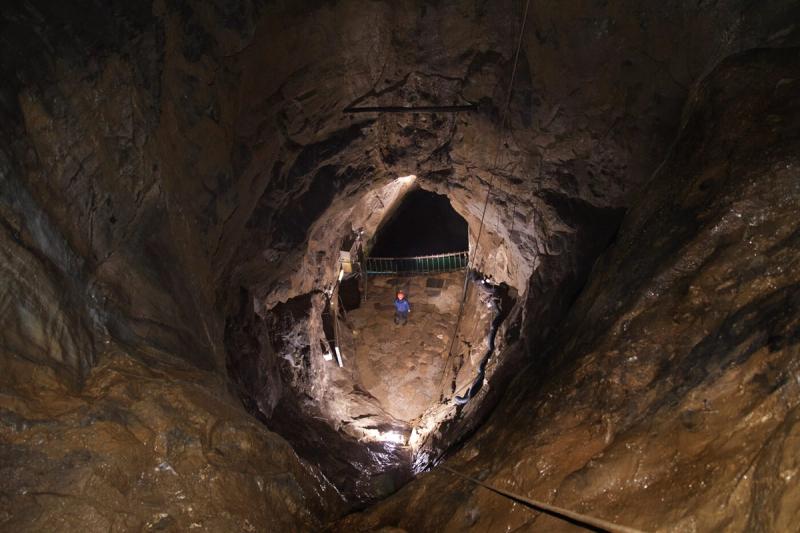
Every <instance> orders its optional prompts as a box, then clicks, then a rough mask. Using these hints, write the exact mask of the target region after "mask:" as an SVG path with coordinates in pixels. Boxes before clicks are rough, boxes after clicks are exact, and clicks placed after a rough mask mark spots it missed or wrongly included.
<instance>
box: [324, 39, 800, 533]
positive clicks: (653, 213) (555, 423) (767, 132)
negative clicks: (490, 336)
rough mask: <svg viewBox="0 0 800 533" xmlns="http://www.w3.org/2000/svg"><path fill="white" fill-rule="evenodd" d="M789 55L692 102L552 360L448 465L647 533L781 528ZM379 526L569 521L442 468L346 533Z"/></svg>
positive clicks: (752, 61)
mask: <svg viewBox="0 0 800 533" xmlns="http://www.w3.org/2000/svg"><path fill="white" fill-rule="evenodd" d="M799 60H800V50H798V49H796V48H795V49H787V50H780V51H779V50H756V51H751V52H747V53H744V54H742V55H739V56H737V57H734V58H731V59H728V60H726V61H724V62H723V64H722V65H721V66H720V67H719V68H717V69H716V70H715V71H714V72H713V73H712V74H711V75H710V76H709V77H708V78H707V79H706V80H704V82H703V83H702V84H701V85H700V86H699V87H698V88H697V90H696V91H694V92H693V95H692V98H691V101H690V105H689V108H688V111H687V113H686V115H685V117H684V119H683V121H682V126H681V133H680V136H679V138H678V141H677V143H676V144H675V145H674V147H673V149H672V151H671V153H670V155H669V157H668V158H667V160H666V161H665V162H664V163H663V164H662V165H661V167H660V168H659V170H658V172H657V173H656V174H655V175H654V177H653V179H652V180H651V181H650V182H649V184H648V186H647V187H646V188H645V189H644V190H643V192H642V195H641V198H640V201H639V202H637V203H636V207H635V208H633V209H632V210H631V212H630V213H629V215H628V217H627V218H626V220H625V223H624V224H623V227H622V229H621V231H620V235H619V237H618V238H617V241H616V243H615V245H614V246H613V247H612V248H611V249H610V250H609V251H608V253H606V254H605V255H604V256H603V257H602V259H601V260H600V262H599V264H598V265H597V266H596V267H595V271H594V272H593V275H592V278H591V280H590V281H589V284H588V285H587V288H586V289H585V290H584V291H583V293H582V294H581V297H580V298H579V300H578V302H577V303H576V305H575V306H574V307H573V309H572V311H571V312H570V314H569V318H568V320H567V321H566V323H565V324H564V327H563V329H562V330H561V332H560V333H559V335H558V340H557V341H556V342H554V343H553V344H551V345H550V346H549V348H548V353H549V354H550V356H551V357H552V364H551V365H549V368H547V369H546V371H545V369H541V368H540V369H536V368H532V369H529V370H528V371H527V372H526V373H523V374H522V375H521V376H519V378H518V379H517V380H516V381H515V382H514V383H513V384H512V386H511V387H510V388H509V391H508V393H507V395H506V396H505V397H504V400H503V402H502V403H501V405H500V406H499V407H498V409H497V410H496V411H495V413H493V415H492V417H491V419H490V421H489V422H488V423H487V424H486V425H485V426H484V427H483V428H482V429H481V430H480V431H479V432H478V434H477V435H476V436H475V437H474V438H473V439H471V440H470V441H469V443H468V444H467V445H466V446H465V447H464V448H463V449H462V450H460V451H459V452H458V453H456V454H454V455H453V457H452V458H451V459H450V460H448V462H447V464H448V466H450V467H452V468H454V469H456V470H458V471H461V472H464V473H466V474H469V475H472V476H473V477H478V478H479V479H481V480H483V481H484V482H486V483H489V484H491V485H494V486H497V487H500V488H502V489H505V490H509V491H512V492H516V493H519V494H522V495H523V496H528V497H530V498H534V499H539V500H543V501H546V502H551V503H553V504H555V505H559V506H562V507H566V508H569V509H573V510H576V511H578V512H581V513H586V514H590V515H594V516H599V517H601V518H604V519H607V520H611V521H613V522H616V523H618V524H622V525H626V526H630V527H635V528H637V529H641V530H643V531H656V530H659V531H664V530H696V531H710V530H717V529H725V530H727V531H785V530H788V529H791V528H792V527H793V526H792V525H791V524H794V523H795V522H796V520H797V519H798V516H797V505H796V502H797V498H798V491H797V483H796V482H795V480H794V476H795V472H796V470H797V466H798V465H797V459H796V453H795V451H796V442H797V434H798V431H799V430H800V426H799V425H798V418H797V413H798V405H800V377H799V376H800V374H798V371H800V369H798V361H800V358H799V356H800V351H799V350H800V335H799V333H800V329H798V327H800V322H798V312H797V311H798V304H800V292H799V291H798V269H797V266H798V261H800V246H798V244H800V243H799V242H798V235H800V225H799V224H798V218H797V216H796V215H797V212H798V208H800V174H799V172H800V171H799V170H798V169H799V168H800V167H798V158H797V154H798V153H799V152H798V147H800V123H798V117H800V113H798V111H800V107H798V106H800V99H798V94H800V93H798V92H797V90H796V89H797V88H796V87H795V85H796V84H797V83H798V80H799V79H800V61H799ZM408 509H414V510H415V512H413V513H409V512H408ZM386 526H392V527H398V528H401V529H403V530H407V531H414V530H418V531H460V530H463V529H465V528H474V529H476V530H479V531H493V530H514V529H524V530H532V531H558V530H565V531H566V530H572V529H573V527H574V526H571V525H569V524H567V523H565V522H563V521H558V520H556V519H554V518H552V517H549V516H547V515H543V514H540V513H536V512H533V511H531V510H529V509H526V508H524V507H523V506H520V505H519V504H515V503H514V502H511V501H509V500H506V499H504V498H502V497H500V496H498V495H497V494H494V493H492V492H489V491H486V490H485V489H482V488H477V487H476V486H474V485H472V484H469V483H467V482H465V481H463V480H460V479H459V478H456V477H454V476H453V475H452V474H450V473H448V472H446V471H442V470H433V471H432V472H430V473H428V474H426V475H423V476H421V477H420V478H419V479H417V480H416V481H415V482H414V483H412V484H410V485H409V486H407V487H406V488H404V489H403V490H401V491H400V492H399V493H398V494H396V495H395V496H393V497H391V498H389V499H387V500H385V501H384V502H382V503H380V504H378V505H376V506H375V507H374V508H371V509H370V510H368V511H367V512H365V513H363V514H361V515H353V516H351V517H348V518H347V519H346V520H344V521H343V522H341V523H340V525H339V530H342V531H366V530H374V529H377V528H379V527H386Z"/></svg>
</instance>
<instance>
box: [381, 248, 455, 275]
mask: <svg viewBox="0 0 800 533" xmlns="http://www.w3.org/2000/svg"><path fill="white" fill-rule="evenodd" d="M366 262H367V269H366V270H367V274H369V275H373V276H377V275H396V274H409V275H413V274H435V273H439V272H453V271H456V270H463V269H465V268H467V264H468V263H469V252H455V253H450V254H438V255H422V256H418V257H367V261H366Z"/></svg>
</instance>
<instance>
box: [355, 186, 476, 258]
mask: <svg viewBox="0 0 800 533" xmlns="http://www.w3.org/2000/svg"><path fill="white" fill-rule="evenodd" d="M468 247H469V239H468V235H467V221H466V220H464V219H463V218H462V217H461V215H459V214H458V213H457V212H456V210H455V209H453V206H452V205H451V204H450V200H449V199H448V198H447V197H446V196H443V195H441V194H436V193H433V192H430V191H426V190H424V189H414V190H413V191H411V192H409V193H408V194H407V195H406V196H405V198H403V200H402V201H401V202H400V205H399V206H398V207H397V209H396V210H395V212H394V213H393V214H392V216H391V217H390V218H389V220H388V221H386V222H385V223H384V224H383V225H382V226H381V227H380V228H378V231H377V233H376V235H375V237H374V245H373V247H372V250H371V251H370V255H372V256H374V257H413V256H420V255H434V254H443V253H451V252H462V251H465V250H467V249H468Z"/></svg>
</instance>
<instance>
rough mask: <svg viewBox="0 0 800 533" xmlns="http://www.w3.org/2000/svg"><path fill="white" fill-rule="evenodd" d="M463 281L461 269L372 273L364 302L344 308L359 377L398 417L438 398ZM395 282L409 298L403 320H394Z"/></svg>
mask: <svg viewBox="0 0 800 533" xmlns="http://www.w3.org/2000/svg"><path fill="white" fill-rule="evenodd" d="M463 282H464V274H463V273H462V272H454V273H449V274H439V275H431V276H415V277H405V278H380V277H378V278H372V279H371V280H370V286H369V290H368V300H367V302H365V303H364V304H362V306H361V307H360V308H358V309H356V310H354V311H351V312H350V313H349V314H348V321H349V323H350V325H351V326H352V327H353V329H354V342H355V351H356V365H357V368H358V373H359V375H360V378H361V383H362V385H363V386H364V388H365V389H366V390H367V391H369V393H370V394H372V395H373V396H375V398H377V399H378V400H379V401H380V403H381V405H382V406H383V407H384V408H385V409H386V410H387V411H388V412H389V413H390V414H391V415H392V416H394V417H395V418H397V419H399V420H403V421H405V422H412V421H414V420H415V419H417V418H419V417H420V416H421V415H422V413H423V412H424V411H425V410H426V409H427V408H429V407H430V406H431V405H432V404H434V403H435V402H437V401H438V400H439V396H440V392H441V387H442V385H441V380H442V371H443V370H444V365H445V359H446V357H447V350H448V347H449V343H450V339H451V337H452V334H453V327H454V325H455V320H456V315H457V313H458V304H459V298H460V297H461V291H462V287H463ZM429 285H433V287H429ZM438 285H441V288H439V287H438ZM398 288H402V289H403V290H404V291H405V292H406V295H407V297H408V299H409V302H410V303H411V313H410V315H409V320H408V322H407V323H406V324H405V325H398V324H395V323H394V305H393V302H394V298H395V293H396V291H397V289H398Z"/></svg>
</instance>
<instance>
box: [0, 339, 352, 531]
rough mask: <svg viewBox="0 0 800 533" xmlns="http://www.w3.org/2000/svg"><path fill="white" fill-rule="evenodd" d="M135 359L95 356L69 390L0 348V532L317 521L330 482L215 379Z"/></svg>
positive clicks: (309, 524)
mask: <svg viewBox="0 0 800 533" xmlns="http://www.w3.org/2000/svg"><path fill="white" fill-rule="evenodd" d="M137 355H138V357H137V358H135V359H134V358H131V357H130V356H128V355H126V354H124V353H121V352H120V351H118V350H114V349H111V350H108V351H106V352H104V353H103V354H102V357H101V361H102V362H101V363H100V364H99V365H98V366H96V367H95V368H94V369H93V370H92V372H91V374H90V375H89V376H88V378H87V379H86V381H85V382H84V383H83V385H82V387H81V388H80V390H79V391H78V390H73V389H70V388H68V387H65V386H64V384H63V383H62V382H61V381H60V380H59V379H58V378H57V376H56V374H55V373H54V372H52V371H47V370H44V369H43V368H42V367H41V366H36V365H34V364H32V363H28V364H25V363H22V362H12V363H10V364H9V363H8V361H9V359H10V357H9V355H8V353H7V352H3V356H4V361H5V362H6V364H4V367H3V378H2V386H3V390H4V391H14V392H15V395H14V396H10V395H8V394H7V393H6V394H4V397H3V408H2V411H0V422H1V423H2V427H3V433H2V435H3V441H2V443H3V445H2V447H1V448H0V450H2V451H0V457H1V458H2V461H0V463H1V464H2V468H0V472H2V477H1V478H0V490H2V492H3V498H2V505H1V506H0V520H2V525H3V529H4V530H7V531H138V530H144V531H151V530H167V531H190V530H193V529H200V530H205V531H278V530H283V531H287V530H313V529H317V528H318V527H319V525H320V522H321V521H322V520H324V518H325V516H326V509H330V508H335V506H336V505H337V502H338V501H339V497H338V495H337V494H336V492H335V490H334V489H333V487H331V486H330V485H328V484H327V482H326V481H325V480H324V479H323V478H322V477H320V476H318V474H315V472H314V470H313V469H312V468H311V467H308V466H304V465H303V463H301V462H300V460H299V459H298V457H297V455H296V454H295V452H294V451H293V450H292V448H291V447H290V446H289V444H288V443H286V441H284V440H283V439H282V438H280V437H279V436H277V435H275V434H274V433H271V432H269V431H267V430H266V429H265V428H264V427H263V425H262V424H261V423H260V422H258V421H257V420H255V419H254V418H252V417H251V416H249V415H248V414H247V413H246V412H245V411H244V410H243V409H242V408H241V407H240V406H239V405H238V404H237V403H236V402H235V400H233V398H231V397H230V396H229V394H228V393H227V392H226V390H225V384H224V382H223V381H222V380H221V379H220V378H219V376H216V375H214V374H212V373H209V372H202V371H198V370H197V369H195V368H192V367H189V366H186V365H182V366H181V365H179V364H172V365H170V364H165V358H166V356H165V355H164V354H137ZM173 363H175V362H173ZM12 376H13V377H17V378H19V377H21V376H27V377H28V379H27V380H25V381H17V382H14V381H12V380H11V379H9V378H11V377H12Z"/></svg>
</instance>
